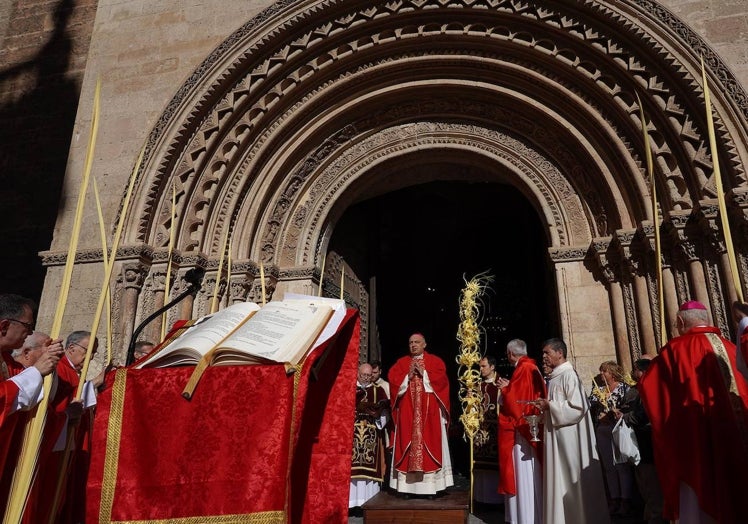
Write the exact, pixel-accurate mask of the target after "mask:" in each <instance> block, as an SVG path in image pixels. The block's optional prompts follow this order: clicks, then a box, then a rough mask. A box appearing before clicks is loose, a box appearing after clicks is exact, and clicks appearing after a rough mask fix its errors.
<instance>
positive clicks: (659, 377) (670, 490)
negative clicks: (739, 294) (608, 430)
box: [639, 301, 748, 522]
mask: <svg viewBox="0 0 748 524" xmlns="http://www.w3.org/2000/svg"><path fill="white" fill-rule="evenodd" d="M676 328H677V330H678V332H679V333H680V336H678V337H675V338H673V339H672V340H670V342H668V343H667V345H665V347H664V348H662V350H661V352H660V354H659V355H658V356H657V357H655V358H654V360H652V364H651V365H650V366H649V369H648V370H647V371H646V373H644V376H643V377H642V378H641V380H640V382H639V394H640V396H641V399H642V402H643V404H644V407H645V409H646V411H647V414H648V416H649V419H650V422H651V424H652V441H653V446H654V454H655V466H656V468H657V473H658V476H659V477H660V482H661V484H662V492H663V497H664V509H663V517H665V518H667V519H677V518H681V519H682V520H684V519H687V521H688V522H741V521H743V520H744V519H745V508H744V506H745V505H744V503H743V500H744V497H745V493H746V488H748V483H747V482H746V481H745V475H744V474H745V472H746V471H748V383H747V382H746V380H745V379H744V378H743V376H742V375H741V374H740V373H739V372H738V370H737V364H736V348H735V344H733V343H732V342H730V341H729V340H727V339H725V338H723V337H722V336H721V334H720V331H719V329H718V328H716V327H713V326H711V325H709V314H708V313H707V310H706V307H705V306H704V305H703V304H701V303H699V302H695V301H690V302H686V303H685V304H683V305H682V306H681V307H680V309H679V310H678V313H677V316H676Z"/></svg>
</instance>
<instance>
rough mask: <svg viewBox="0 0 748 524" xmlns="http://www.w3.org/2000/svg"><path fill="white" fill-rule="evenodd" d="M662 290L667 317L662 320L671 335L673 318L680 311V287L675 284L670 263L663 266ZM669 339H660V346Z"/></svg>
mask: <svg viewBox="0 0 748 524" xmlns="http://www.w3.org/2000/svg"><path fill="white" fill-rule="evenodd" d="M662 292H663V294H664V295H665V318H663V319H662V322H664V323H665V331H666V333H668V335H669V336H672V335H673V333H672V331H673V319H674V318H675V314H676V313H677V311H678V307H679V306H680V304H678V287H677V286H676V285H675V276H674V275H673V267H672V266H670V265H667V266H663V267H662ZM666 342H667V340H661V341H660V347H662V346H664V345H665V343H666Z"/></svg>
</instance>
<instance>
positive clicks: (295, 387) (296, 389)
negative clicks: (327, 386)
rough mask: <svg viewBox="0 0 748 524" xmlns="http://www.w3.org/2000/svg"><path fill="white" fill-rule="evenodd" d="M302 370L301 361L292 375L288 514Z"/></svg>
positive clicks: (287, 479)
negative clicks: (297, 399)
mask: <svg viewBox="0 0 748 524" xmlns="http://www.w3.org/2000/svg"><path fill="white" fill-rule="evenodd" d="M303 368H304V361H303V360H302V361H301V362H299V364H298V365H297V366H296V371H295V372H294V374H293V396H292V398H293V400H292V402H293V404H291V426H290V431H289V435H288V469H287V470H286V471H287V473H286V504H285V513H286V514H289V513H290V511H291V508H289V504H290V502H291V501H290V499H289V495H290V493H291V468H292V466H293V436H294V433H295V431H296V397H297V396H298V394H299V384H300V383H301V372H302V370H303Z"/></svg>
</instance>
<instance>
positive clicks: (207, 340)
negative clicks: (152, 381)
mask: <svg viewBox="0 0 748 524" xmlns="http://www.w3.org/2000/svg"><path fill="white" fill-rule="evenodd" d="M259 309H260V306H259V305H257V304H255V303H254V302H240V303H237V304H233V305H232V306H229V307H227V308H225V309H222V310H220V311H217V312H216V313H214V314H212V315H210V316H206V317H203V318H202V319H200V320H198V321H197V322H196V323H195V324H194V325H193V326H192V327H190V329H188V330H187V331H185V332H184V333H183V334H182V335H181V336H180V337H179V338H177V339H176V340H174V341H172V342H171V343H170V344H169V345H168V346H166V347H165V348H163V349H162V350H160V351H159V352H157V353H156V354H154V355H153V358H149V359H147V360H146V361H145V362H143V363H142V364H140V365H138V366H137V368H138V369H140V368H143V367H158V366H159V365H161V363H163V364H166V365H170V366H171V365H184V364H196V363H197V361H196V360H195V359H194V358H192V355H194V354H195V352H197V353H198V354H199V355H200V356H203V355H205V354H206V353H207V352H208V351H210V350H211V349H212V348H213V347H214V346H216V345H217V344H219V343H220V342H221V341H222V340H223V339H224V338H226V337H227V336H228V335H229V334H230V333H231V332H232V331H233V330H234V329H235V328H236V326H237V325H238V324H240V323H241V322H244V321H245V320H246V319H247V317H249V316H250V315H252V314H253V313H255V312H256V311H258V310H259ZM185 348H187V349H190V350H192V351H183V350H184V349H185ZM180 353H185V358H184V359H181V358H177V355H179V354H180ZM198 360H199V359H198Z"/></svg>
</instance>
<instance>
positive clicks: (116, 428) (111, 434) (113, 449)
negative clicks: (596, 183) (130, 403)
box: [99, 369, 127, 522]
mask: <svg viewBox="0 0 748 524" xmlns="http://www.w3.org/2000/svg"><path fill="white" fill-rule="evenodd" d="M126 385H127V370H124V369H123V370H119V371H117V372H116V373H115V375H114V384H113V385H112V406H111V408H110V409H109V427H108V429H107V434H106V450H105V452H104V476H103V478H102V482H101V502H100V503H99V522H111V520H112V506H113V504H114V489H115V486H116V484H117V465H118V464H119V449H120V439H121V437H122V413H123V411H124V408H125V386H126Z"/></svg>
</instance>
